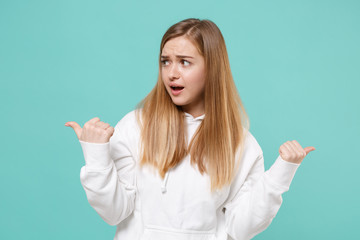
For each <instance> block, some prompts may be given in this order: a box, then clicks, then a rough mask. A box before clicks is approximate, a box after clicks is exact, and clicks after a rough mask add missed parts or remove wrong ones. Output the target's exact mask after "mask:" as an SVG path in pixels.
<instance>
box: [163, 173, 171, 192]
mask: <svg viewBox="0 0 360 240" xmlns="http://www.w3.org/2000/svg"><path fill="white" fill-rule="evenodd" d="M168 177H169V171H167V172H166V173H165V177H164V180H163V182H162V185H161V192H162V193H166V183H167V180H168Z"/></svg>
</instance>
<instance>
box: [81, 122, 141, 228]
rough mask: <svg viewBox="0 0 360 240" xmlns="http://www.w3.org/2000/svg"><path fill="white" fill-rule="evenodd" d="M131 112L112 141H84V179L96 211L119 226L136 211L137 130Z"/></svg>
mask: <svg viewBox="0 0 360 240" xmlns="http://www.w3.org/2000/svg"><path fill="white" fill-rule="evenodd" d="M129 120H130V119H129V115H127V116H125V117H124V118H123V119H122V120H121V121H120V122H119V123H118V124H117V125H116V126H115V131H114V134H113V136H112V137H111V138H110V141H109V142H108V143H101V144H98V143H89V142H83V141H80V144H81V147H82V149H83V153H84V158H85V166H83V167H82V168H81V171H80V181H81V184H82V186H83V188H84V190H85V193H86V196H87V199H88V201H89V203H90V205H91V206H92V207H93V208H94V209H95V211H96V212H97V213H98V214H99V215H100V216H101V217H102V219H104V221H105V222H107V223H108V224H110V225H117V224H119V223H120V222H121V221H122V220H124V219H125V218H127V217H128V216H129V215H130V214H131V213H132V211H133V210H134V204H135V193H136V188H135V185H136V184H135V165H136V164H135V161H134V158H133V155H134V154H133V151H132V150H131V149H132V144H134V143H133V140H134V137H133V135H134V131H135V129H134V128H133V126H131V124H129Z"/></svg>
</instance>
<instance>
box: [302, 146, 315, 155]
mask: <svg viewBox="0 0 360 240" xmlns="http://www.w3.org/2000/svg"><path fill="white" fill-rule="evenodd" d="M304 150H305V152H306V155H307V154H308V153H309V152H311V151H314V150H315V148H314V147H306V148H304Z"/></svg>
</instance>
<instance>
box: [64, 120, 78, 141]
mask: <svg viewBox="0 0 360 240" xmlns="http://www.w3.org/2000/svg"><path fill="white" fill-rule="evenodd" d="M65 126H67V127H72V129H74V131H75V133H76V136H77V138H78V139H80V136H81V132H82V128H81V127H80V125H79V124H78V123H77V122H67V123H65Z"/></svg>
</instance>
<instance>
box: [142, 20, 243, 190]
mask: <svg viewBox="0 0 360 240" xmlns="http://www.w3.org/2000/svg"><path fill="white" fill-rule="evenodd" d="M180 36H184V37H186V38H187V39H189V40H190V41H191V42H192V43H193V44H194V45H195V46H196V47H197V49H198V51H199V53H200V54H201V55H202V56H203V57H204V60H205V71H206V83H205V94H204V96H205V97H204V98H205V99H204V103H205V118H204V119H203V120H202V122H201V124H200V126H199V127H198V129H197V131H196V132H195V134H194V136H193V138H192V140H191V142H190V144H189V147H187V136H186V128H185V125H184V124H185V120H184V118H185V116H184V112H183V111H182V108H181V106H176V105H175V104H174V103H173V102H172V100H171V97H170V96H169V94H168V92H167V91H166V88H165V86H164V83H163V81H162V78H161V58H160V56H161V52H162V49H163V47H164V45H165V43H166V42H167V41H169V40H170V39H173V38H176V37H180ZM137 108H138V110H140V108H141V110H142V111H141V120H140V117H139V114H138V121H139V123H140V124H141V143H142V148H141V149H142V151H141V160H140V165H141V166H143V165H144V164H150V165H152V166H154V167H155V168H156V169H157V170H158V172H159V174H160V176H161V177H164V176H165V173H166V172H167V171H168V170H169V169H171V168H173V167H175V166H176V165H177V164H178V163H180V161H181V160H182V159H183V158H184V157H185V156H187V155H188V154H190V156H191V164H192V165H197V167H198V169H199V171H200V173H201V174H204V173H207V174H208V175H209V177H210V182H211V190H212V191H213V190H215V189H220V188H222V187H223V186H225V185H227V184H230V183H231V181H232V180H233V178H234V175H235V174H236V171H235V170H237V166H238V165H237V163H238V162H239V161H236V159H235V156H237V154H236V152H237V150H238V149H239V150H240V154H239V155H238V157H241V155H242V148H243V144H244V132H245V130H246V129H248V127H249V121H248V117H247V114H246V112H245V109H244V107H243V105H242V102H241V99H240V96H239V94H238V92H237V89H236V85H235V83H234V80H233V77H232V74H231V70H230V64H229V59H228V55H227V51H226V46H225V41H224V38H223V36H222V34H221V32H220V30H219V28H218V27H217V26H216V25H215V24H214V23H213V22H212V21H210V20H199V19H195V18H189V19H185V20H183V21H180V22H178V23H176V24H174V25H173V26H171V27H170V28H169V29H168V30H167V31H166V33H165V34H164V36H163V38H162V40H161V44H160V55H159V76H158V81H157V83H156V85H155V87H154V88H153V89H152V91H151V92H150V93H149V94H148V95H147V96H146V97H145V98H144V99H143V100H142V101H141V102H140V103H139V104H138V106H137ZM238 160H240V159H238Z"/></svg>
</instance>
